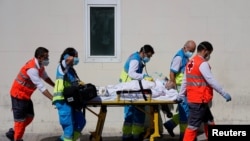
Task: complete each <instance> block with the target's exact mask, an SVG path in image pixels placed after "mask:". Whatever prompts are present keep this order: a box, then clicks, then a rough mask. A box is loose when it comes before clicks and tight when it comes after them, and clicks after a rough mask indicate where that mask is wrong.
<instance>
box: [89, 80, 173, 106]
mask: <svg viewBox="0 0 250 141" xmlns="http://www.w3.org/2000/svg"><path fill="white" fill-rule="evenodd" d="M141 85H142V87H143V89H150V90H151V91H152V99H154V100H166V101H172V100H175V99H176V98H177V95H178V92H177V91H176V90H175V89H169V90H168V89H166V86H165V85H166V83H165V82H164V81H162V80H160V79H156V80H155V81H147V80H144V79H143V80H141ZM97 89H98V97H97V98H94V99H93V101H96V100H98V99H99V100H102V101H103V100H115V99H116V97H117V91H126V93H125V92H124V93H122V92H121V99H124V100H140V99H142V100H143V95H142V93H141V92H133V91H138V90H141V87H140V84H139V81H138V80H132V81H129V82H123V83H118V84H116V85H107V86H103V87H97ZM130 91H131V92H130Z"/></svg>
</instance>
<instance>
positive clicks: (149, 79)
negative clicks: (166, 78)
mask: <svg viewBox="0 0 250 141" xmlns="http://www.w3.org/2000/svg"><path fill="white" fill-rule="evenodd" d="M144 79H145V80H147V81H154V79H153V78H152V77H150V76H148V77H144Z"/></svg>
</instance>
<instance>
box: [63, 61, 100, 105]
mask: <svg viewBox="0 0 250 141" xmlns="http://www.w3.org/2000/svg"><path fill="white" fill-rule="evenodd" d="M61 67H62V70H63V71H64V70H65V68H64V67H63V66H62V64H61ZM70 69H71V70H72V71H73V72H74V75H75V76H76V77H77V78H78V80H79V81H80V79H79V77H78V75H77V73H76V71H75V70H74V68H70ZM66 77H67V74H65V75H64V78H63V79H64V81H65V79H66ZM64 86H65V85H64ZM63 96H64V99H65V101H66V103H67V104H68V105H70V106H72V107H73V108H75V109H81V108H82V107H83V106H84V104H85V103H86V102H87V101H89V100H91V99H93V98H94V97H97V89H96V86H95V85H93V84H91V83H87V84H84V85H79V84H78V82H77V84H74V85H71V86H68V87H64V90H63Z"/></svg>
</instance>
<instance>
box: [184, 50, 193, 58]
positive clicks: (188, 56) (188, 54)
mask: <svg viewBox="0 0 250 141" xmlns="http://www.w3.org/2000/svg"><path fill="white" fill-rule="evenodd" d="M192 55H193V53H192V52H190V51H187V52H185V56H186V57H187V58H190V57H191V56H192Z"/></svg>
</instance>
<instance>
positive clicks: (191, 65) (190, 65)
mask: <svg viewBox="0 0 250 141" xmlns="http://www.w3.org/2000/svg"><path fill="white" fill-rule="evenodd" d="M193 66H194V60H193V59H192V60H191V61H189V63H188V66H187V70H188V72H190V71H191V70H192V69H193Z"/></svg>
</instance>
